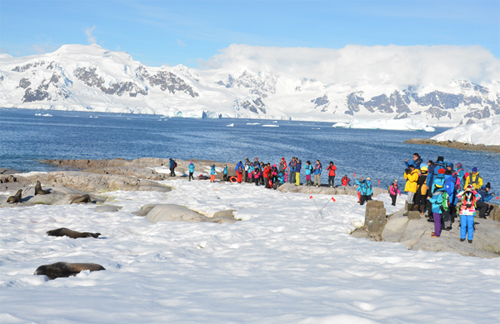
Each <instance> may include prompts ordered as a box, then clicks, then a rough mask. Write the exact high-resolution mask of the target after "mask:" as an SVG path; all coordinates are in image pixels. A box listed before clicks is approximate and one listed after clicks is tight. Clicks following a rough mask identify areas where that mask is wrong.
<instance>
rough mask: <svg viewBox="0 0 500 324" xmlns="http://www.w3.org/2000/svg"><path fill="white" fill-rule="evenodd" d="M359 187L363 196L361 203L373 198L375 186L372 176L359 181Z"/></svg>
mask: <svg viewBox="0 0 500 324" xmlns="http://www.w3.org/2000/svg"><path fill="white" fill-rule="evenodd" d="M356 183H358V185H359V187H358V190H359V192H360V193H361V197H360V199H359V204H360V205H363V204H364V203H365V201H368V200H372V195H373V188H372V182H371V179H370V177H368V178H366V180H361V181H357V180H356Z"/></svg>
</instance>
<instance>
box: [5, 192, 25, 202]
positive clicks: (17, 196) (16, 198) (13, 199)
mask: <svg viewBox="0 0 500 324" xmlns="http://www.w3.org/2000/svg"><path fill="white" fill-rule="evenodd" d="M22 193H23V189H19V190H18V191H17V192H16V194H15V195H14V196H10V197H9V198H7V202H8V203H11V204H13V203H20V202H21V195H22Z"/></svg>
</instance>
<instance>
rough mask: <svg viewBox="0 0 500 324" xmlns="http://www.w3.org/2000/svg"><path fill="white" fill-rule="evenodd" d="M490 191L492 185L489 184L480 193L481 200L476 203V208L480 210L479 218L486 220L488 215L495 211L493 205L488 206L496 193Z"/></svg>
mask: <svg viewBox="0 0 500 324" xmlns="http://www.w3.org/2000/svg"><path fill="white" fill-rule="evenodd" d="M490 191H491V184H490V183H489V182H488V183H487V184H486V185H484V186H482V187H481V189H479V191H478V194H479V195H480V196H481V198H480V199H479V200H478V201H477V202H476V207H477V208H478V209H479V218H486V213H488V215H489V212H490V211H491V209H493V206H492V205H489V204H487V202H488V201H490V200H491V199H492V198H493V196H494V195H495V193H493V192H490Z"/></svg>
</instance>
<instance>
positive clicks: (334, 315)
mask: <svg viewBox="0 0 500 324" xmlns="http://www.w3.org/2000/svg"><path fill="white" fill-rule="evenodd" d="M162 183H164V184H166V185H169V186H172V187H174V188H175V190H173V191H171V192H168V193H166V194H165V193H158V192H124V191H115V192H107V193H105V194H104V195H106V196H108V197H109V199H110V202H108V203H110V204H116V205H120V206H123V209H122V210H120V211H119V212H116V213H97V212H95V211H94V210H93V208H94V206H93V205H62V206H45V205H37V206H33V207H13V208H2V209H0V217H1V218H2V220H3V222H2V225H1V226H0V231H1V232H0V255H1V258H0V269H1V271H0V322H5V323H9V322H10V323H27V322H36V323H74V322H85V323H116V322H124V323H132V322H138V323H139V322H140V323H160V322H162V323H165V322H169V323H171V322H182V323H186V322H198V323H199V322H203V323H241V322H248V323H401V322H415V323H422V322H431V321H434V322H445V323H450V322H453V323H479V322H484V323H486V322H488V323H493V322H498V321H499V319H500V311H499V310H498V306H497V296H498V294H499V293H500V289H499V288H498V287H499V284H500V270H498V269H499V263H500V261H499V260H498V259H492V260H489V259H480V258H467V257H463V256H460V255H456V254H451V253H430V252H423V251H409V250H407V249H406V247H405V246H404V245H402V244H393V243H386V242H378V243H377V242H371V241H368V240H361V239H356V238H353V237H351V236H350V235H349V234H348V233H349V232H350V231H351V230H353V229H354V226H353V223H359V222H360V221H363V220H364V212H365V207H364V206H359V205H358V204H357V203H356V200H357V198H356V197H352V196H340V195H339V196H335V199H336V202H333V201H331V200H330V198H331V196H327V195H313V197H314V200H315V201H316V202H317V204H318V205H319V207H320V208H321V207H322V206H323V205H324V204H325V203H326V202H328V201H329V200H330V202H329V203H328V205H326V207H325V209H324V210H325V213H324V217H325V219H322V218H321V217H320V216H318V217H316V218H315V215H316V214H317V208H316V205H315V204H314V202H313V200H312V199H310V198H309V197H310V195H306V194H290V193H288V194H283V193H281V192H279V191H274V190H269V189H264V188H263V187H260V186H259V187H257V186H255V185H253V184H230V183H214V184H210V183H209V182H208V181H191V182H188V181H184V180H167V181H163V182H162ZM379 198H380V200H383V201H384V203H385V205H386V208H387V209H388V210H387V212H388V213H392V212H394V211H395V210H398V209H400V208H402V207H403V206H404V198H405V197H404V196H402V197H398V205H397V206H396V207H391V206H390V203H389V201H390V198H389V196H388V195H382V196H379ZM149 203H175V204H179V205H184V206H187V207H189V208H190V209H193V210H197V211H199V212H201V213H204V214H207V215H212V214H213V213H215V212H216V211H219V210H224V209H237V210H238V211H237V212H236V218H241V219H243V221H241V222H237V223H235V224H212V223H184V222H159V223H157V224H152V223H150V222H149V221H148V220H146V219H145V218H144V217H139V216H135V215H133V214H130V212H131V211H135V210H138V209H139V208H140V207H141V206H142V205H145V204H149ZM429 226H431V225H429ZM59 227H68V228H71V229H73V230H78V231H90V232H100V233H102V238H100V239H90V238H89V239H77V240H74V239H71V238H67V237H60V238H55V237H48V236H46V235H45V231H47V230H50V229H55V228H59ZM457 240H458V238H457ZM58 261H67V262H94V263H99V264H101V265H102V266H104V267H105V268H106V269H107V270H106V271H100V272H92V273H90V272H88V271H87V272H82V273H80V274H79V275H77V276H76V277H70V278H58V279H56V280H52V281H48V280H47V279H46V278H45V277H44V276H34V275H33V272H34V271H35V269H36V268H37V267H38V266H40V265H42V264H48V263H54V262H58Z"/></svg>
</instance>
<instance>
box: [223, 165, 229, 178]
mask: <svg viewBox="0 0 500 324" xmlns="http://www.w3.org/2000/svg"><path fill="white" fill-rule="evenodd" d="M223 174H224V181H227V180H228V179H227V165H224V171H223Z"/></svg>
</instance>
